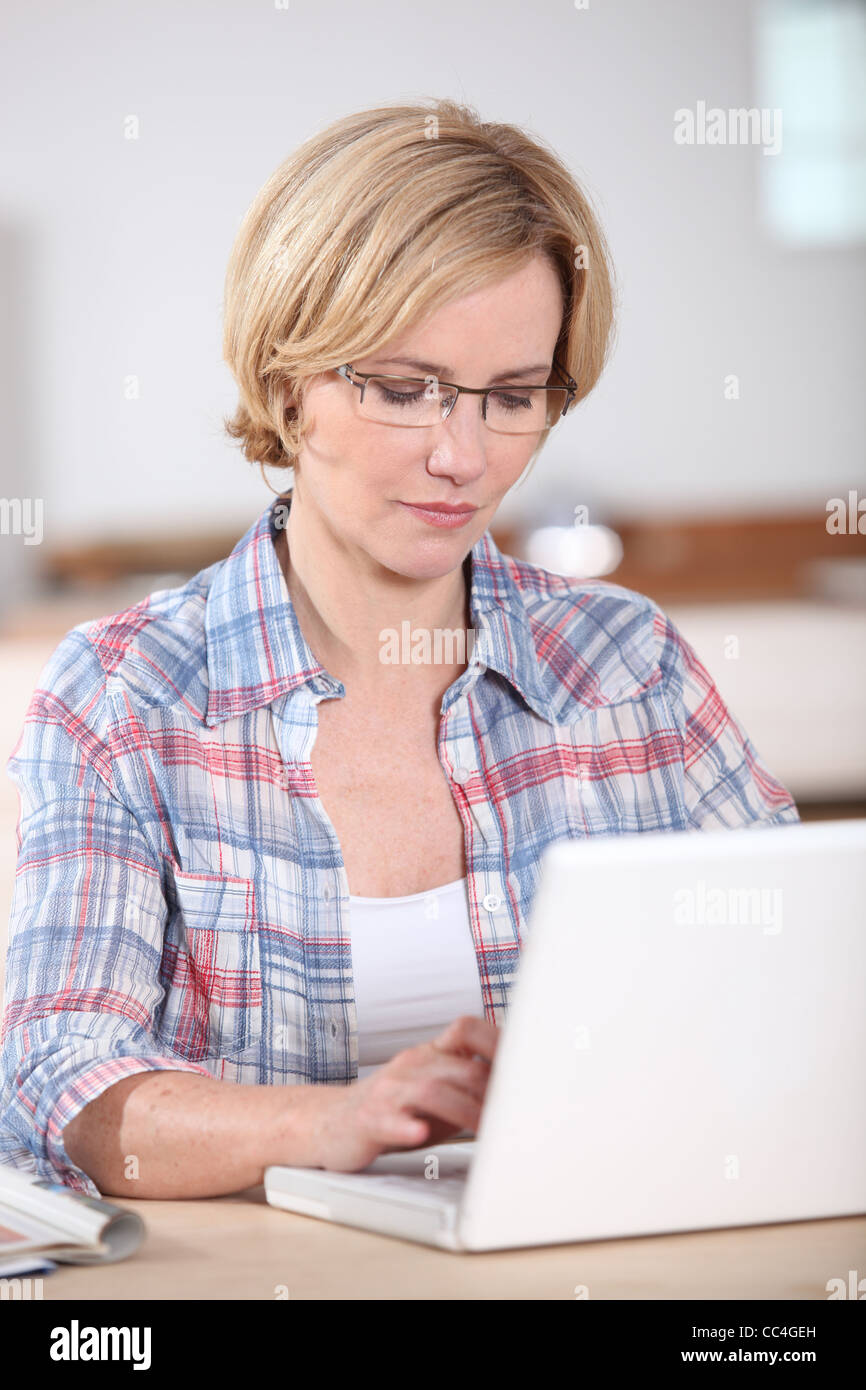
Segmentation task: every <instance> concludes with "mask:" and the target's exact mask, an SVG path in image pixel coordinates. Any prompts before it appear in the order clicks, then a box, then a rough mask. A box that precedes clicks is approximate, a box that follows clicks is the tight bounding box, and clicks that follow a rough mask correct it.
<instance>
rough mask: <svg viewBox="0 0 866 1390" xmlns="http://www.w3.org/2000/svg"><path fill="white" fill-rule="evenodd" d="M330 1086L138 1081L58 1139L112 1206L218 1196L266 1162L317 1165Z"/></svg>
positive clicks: (173, 1076)
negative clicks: (119, 1200)
mask: <svg viewBox="0 0 866 1390" xmlns="http://www.w3.org/2000/svg"><path fill="white" fill-rule="evenodd" d="M328 1091H329V1088H328V1087H327V1086H273V1087H271V1086H238V1085H234V1084H233V1083H232V1082H229V1081H217V1080H216V1079H215V1078H213V1077H206V1076H191V1075H186V1074H181V1073H178V1072H170V1073H169V1072H144V1073H140V1074H138V1075H136V1076H129V1077H127V1078H126V1079H125V1080H123V1081H118V1082H116V1083H115V1084H114V1085H113V1086H109V1087H108V1089H107V1090H105V1091H103V1092H102V1093H101V1094H100V1095H99V1096H98V1097H97V1098H96V1100H93V1101H91V1102H90V1104H89V1105H87V1106H85V1108H84V1109H83V1110H80V1111H79V1112H78V1114H77V1115H76V1116H75V1118H74V1119H73V1120H71V1121H70V1122H69V1124H67V1126H66V1128H65V1129H64V1131H63V1139H64V1143H65V1146H66V1152H67V1154H68V1155H69V1157H70V1159H71V1160H72V1162H73V1163H74V1164H75V1165H77V1166H78V1167H79V1168H81V1169H83V1171H84V1172H86V1173H88V1174H89V1175H90V1177H91V1178H92V1179H93V1180H94V1181H95V1183H96V1184H97V1186H98V1187H99V1189H100V1191H101V1192H103V1193H106V1194H108V1195H111V1196H116V1197H154V1198H164V1199H165V1198H179V1197H218V1196H221V1195H223V1194H225V1193H230V1192H241V1191H243V1190H244V1189H245V1188H247V1187H255V1186H257V1185H258V1184H259V1183H262V1182H263V1181H264V1170H265V1168H266V1167H267V1166H268V1164H271V1163H287V1164H292V1165H293V1166H298V1167H315V1166H316V1164H317V1157H316V1153H317V1147H316V1140H317V1130H318V1124H319V1119H320V1115H321V1114H322V1113H323V1107H324V1106H325V1104H326V1103H327V1100H328V1099H329V1097H328V1095H325V1096H323V1094H322V1093H323V1092H328Z"/></svg>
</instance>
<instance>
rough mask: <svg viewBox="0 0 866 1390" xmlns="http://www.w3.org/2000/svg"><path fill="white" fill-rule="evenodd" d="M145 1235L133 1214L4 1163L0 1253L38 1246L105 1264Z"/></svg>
mask: <svg viewBox="0 0 866 1390" xmlns="http://www.w3.org/2000/svg"><path fill="white" fill-rule="evenodd" d="M144 1234H145V1226H144V1222H143V1221H142V1219H141V1217H140V1216H138V1215H137V1214H136V1213H134V1212H130V1211H126V1210H125V1209H124V1208H123V1207H118V1206H115V1205H114V1204H113V1203H111V1202H106V1201H103V1200H102V1199H101V1198H98V1197H88V1196H86V1195H85V1194H84V1193H81V1192H76V1191H75V1190H74V1189H73V1188H70V1187H64V1186H63V1185H62V1184H61V1183H54V1182H51V1181H49V1180H46V1179H43V1178H40V1177H38V1176H37V1175H36V1174H35V1173H27V1172H23V1171H22V1170H21V1169H18V1168H11V1167H9V1166H8V1165H2V1164H0V1257H6V1256H8V1257H10V1258H15V1257H17V1256H20V1255H23V1254H25V1253H26V1252H31V1251H36V1250H38V1251H40V1252H41V1253H43V1254H44V1255H48V1256H51V1258H53V1259H56V1260H61V1261H68V1262H71V1263H74V1264H102V1263H107V1262H110V1261H112V1260H122V1259H125V1258H126V1257H127V1256H128V1255H130V1254H132V1252H133V1251H134V1250H137V1249H138V1247H139V1245H140V1244H141V1242H142V1240H143V1238H144Z"/></svg>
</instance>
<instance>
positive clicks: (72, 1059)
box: [0, 625, 212, 1196]
mask: <svg viewBox="0 0 866 1390" xmlns="http://www.w3.org/2000/svg"><path fill="white" fill-rule="evenodd" d="M83 626H85V625H82V627H83ZM108 719H109V715H108V702H107V698H106V674H105V672H104V671H103V669H102V666H101V664H100V661H99V657H98V655H97V653H96V651H95V650H94V648H93V646H92V644H91V643H90V641H89V640H88V638H87V636H86V635H85V634H84V632H83V631H82V630H81V628H73V629H72V630H71V631H70V632H69V633H67V635H66V636H65V637H64V638H63V640H62V642H61V643H60V644H59V646H58V647H57V649H56V650H55V652H54V653H53V655H52V657H51V658H50V660H49V662H48V664H47V665H46V667H45V668H44V670H43V672H42V674H41V676H40V679H39V683H38V685H37V688H36V690H35V692H34V694H33V696H32V698H31V700H30V704H29V707H28V710H27V714H26V717H25V722H24V728H23V731H22V733H21V735H20V737H19V739H18V742H17V744H16V745H15V748H14V749H13V751H12V754H11V756H10V758H9V760H8V762H7V764H6V768H7V772H8V774H9V776H10V777H11V778H12V780H13V781H14V782H15V784H16V786H17V788H18V793H19V797H20V809H19V819H18V828H17V846H18V864H17V871H16V878H15V887H14V891H13V898H12V912H11V920H10V930H9V945H8V950H7V958H6V989H5V1008H4V1013H3V1021H2V1030H0V1040H2V1050H0V1161H2V1162H6V1163H11V1164H13V1165H15V1166H19V1167H25V1168H29V1169H30V1170H31V1171H34V1172H37V1173H38V1174H39V1175H40V1176H42V1177H44V1178H46V1179H49V1180H51V1181H55V1182H62V1183H65V1184H67V1185H68V1186H70V1187H74V1188H77V1189H79V1190H80V1191H83V1192H87V1193H89V1194H90V1195H92V1196H98V1195H99V1192H98V1189H97V1187H96V1185H95V1183H94V1182H93V1181H92V1180H91V1179H90V1178H89V1177H88V1175H87V1174H86V1173H84V1172H83V1170H82V1169H81V1168H79V1167H77V1166H76V1165H75V1164H73V1163H72V1162H71V1160H70V1158H69V1156H68V1154H67V1153H66V1149H65V1147H64V1143H63V1130H64V1127H65V1126H66V1125H67V1124H68V1123H69V1121H70V1120H71V1119H73V1117H74V1116H75V1115H77V1114H78V1112H79V1111H80V1110H81V1109H82V1108H83V1106H85V1105H87V1104H88V1102H89V1101H91V1100H94V1099H95V1098H96V1097H97V1096H98V1095H100V1094H101V1092H103V1091H104V1090H106V1088H107V1087H109V1086H111V1085H113V1083H114V1082H116V1081H120V1080H121V1079H122V1078H123V1077H126V1076H132V1075H134V1074H135V1073H137V1072H143V1071H155V1070H180V1071H191V1072H196V1073H199V1074H201V1075H204V1076H211V1075H212V1073H211V1072H209V1071H208V1070H207V1069H206V1068H205V1067H202V1066H197V1065H196V1064H194V1063H192V1062H189V1061H187V1060H185V1059H184V1058H182V1057H178V1056H176V1055H175V1054H172V1053H171V1052H169V1051H167V1050H166V1049H165V1048H164V1047H163V1046H160V1043H159V1041H158V1039H157V1028H156V1020H157V1017H158V1011H159V1009H160V1005H161V1003H162V1000H163V996H164V991H163V987H162V985H161V984H160V962H161V958H162V950H163V934H164V930H165V923H166V917H167V904H166V901H165V897H164V895H163V892H162V887H161V882H160V873H159V864H158V861H157V858H156V856H155V854H154V853H153V850H152V848H151V847H150V845H149V843H148V841H147V839H146V837H145V835H144V834H143V832H142V830H141V827H140V825H139V823H138V820H137V819H136V817H135V815H134V814H133V812H132V811H131V810H130V809H129V807H128V806H126V805H125V804H124V803H123V802H122V800H120V799H119V798H118V796H117V795H116V794H115V791H114V789H113V786H112V775H111V755H110V747H109V739H108V737H107V721H108Z"/></svg>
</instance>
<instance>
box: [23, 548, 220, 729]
mask: <svg viewBox="0 0 866 1390" xmlns="http://www.w3.org/2000/svg"><path fill="white" fill-rule="evenodd" d="M221 563H223V562H222V561H218V562H217V563H216V564H214V565H210V566H209V567H208V568H207V569H204V570H201V571H199V573H198V574H196V575H194V576H193V577H192V578H191V579H189V580H187V581H186V582H185V583H183V584H180V585H177V586H176V587H174V588H166V589H158V590H155V591H154V592H153V593H150V594H147V595H145V596H144V597H143V598H142V599H140V600H139V601H138V602H137V603H134V604H132V605H130V606H129V607H127V608H123V609H120V610H119V611H117V612H116V613H109V614H107V615H105V616H104V617H99V618H92V619H89V620H88V621H86V622H82V623H78V624H77V625H76V626H75V627H73V628H71V629H70V630H69V632H67V633H66V635H65V636H64V637H63V638H62V640H61V641H60V642H59V643H58V645H57V647H56V648H55V649H54V651H53V652H52V654H51V656H50V658H49V660H48V662H47V663H46V665H45V667H44V668H43V671H42V674H41V676H40V678H39V687H38V689H37V692H36V693H37V695H40V694H41V695H42V697H43V699H45V698H49V699H52V700H54V701H55V702H59V704H60V705H62V706H63V707H64V708H66V709H67V710H69V711H70V712H71V713H73V714H75V713H78V712H82V711H84V710H87V711H88V712H89V714H90V716H91V720H90V721H89V722H91V723H92V722H93V721H94V720H95V718H96V716H97V711H98V710H99V708H100V707H101V705H100V702H101V701H102V702H104V698H105V696H106V694H107V693H108V691H109V690H113V691H117V690H122V691H124V692H125V693H127V694H128V695H129V696H130V697H132V699H133V701H134V702H135V703H137V704H139V705H141V704H153V705H155V704H171V703H175V702H178V701H180V702H184V703H185V704H186V705H187V707H189V708H191V709H193V710H195V709H199V708H200V709H201V710H202V711H203V710H204V708H205V707H206V698H207V679H206V678H207V643H206V635H205V608H206V601H207V595H208V590H209V587H210V582H211V580H212V578H213V576H214V573H215V572H216V570H217V569H218V567H219V565H220V564H221Z"/></svg>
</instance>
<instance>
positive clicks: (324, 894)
mask: <svg viewBox="0 0 866 1390" xmlns="http://www.w3.org/2000/svg"><path fill="white" fill-rule="evenodd" d="M322 897H323V898H324V899H325V902H326V903H329V902H330V901H331V890H330V888H329V887H328V885H327V883H326V884H325V886H324V888H323V889H322Z"/></svg>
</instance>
